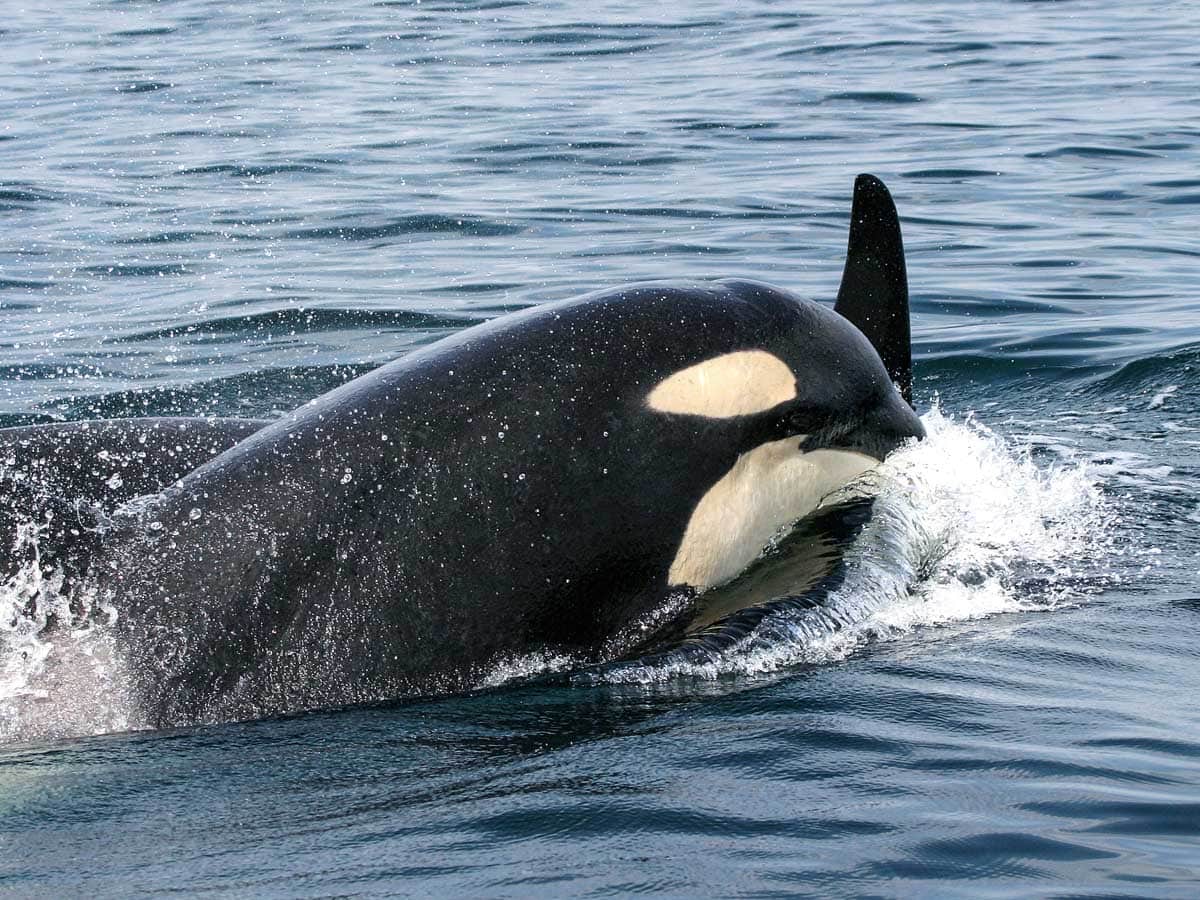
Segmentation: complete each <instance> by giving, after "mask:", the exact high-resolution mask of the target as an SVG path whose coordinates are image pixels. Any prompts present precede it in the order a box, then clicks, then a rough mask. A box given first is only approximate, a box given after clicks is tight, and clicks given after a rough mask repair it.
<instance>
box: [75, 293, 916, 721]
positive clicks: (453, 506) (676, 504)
mask: <svg viewBox="0 0 1200 900" xmlns="http://www.w3.org/2000/svg"><path fill="white" fill-rule="evenodd" d="M745 349H763V350H767V351H769V352H771V353H774V354H776V355H777V356H779V357H780V358H781V359H783V360H784V361H786V362H787V363H789V364H790V365H791V366H792V368H793V371H794V372H796V373H797V376H798V377H797V388H798V391H799V397H798V398H797V399H796V400H795V401H792V402H789V403H786V404H782V405H780V406H779V407H777V408H775V409H772V410H770V411H768V412H765V413H760V414H756V415H747V416H742V417H737V418H731V419H707V418H702V417H697V416H688V415H672V414H663V413H659V412H655V411H653V410H651V409H649V408H648V407H647V406H646V396H647V394H648V392H649V391H650V390H651V389H652V388H653V387H654V386H655V385H656V384H657V383H658V382H660V381H661V380H662V379H664V378H666V377H667V376H669V375H671V374H672V373H674V372H676V371H678V370H680V369H682V368H684V367H686V366H689V365H692V364H694V363H697V362H700V361H703V360H706V359H709V358H711V357H714V356H717V355H719V354H723V353H728V352H732V351H736V350H745ZM921 433H922V430H921V425H920V422H919V420H918V419H917V418H916V416H915V415H914V414H913V412H912V410H911V409H910V408H909V407H908V406H907V404H905V402H904V401H903V399H902V398H901V397H900V395H899V393H898V392H897V390H896V389H895V387H893V385H892V384H891V382H890V381H889V380H888V376H887V373H886V372H885V370H884V368H883V365H882V363H881V362H880V359H879V357H878V355H877V354H876V353H875V351H874V350H873V349H872V347H871V346H870V344H869V343H868V342H867V340H866V339H865V338H864V337H863V336H862V334H861V333H860V332H859V331H858V330H857V329H856V328H855V327H854V326H853V325H851V324H850V323H849V322H847V321H846V320H844V319H843V318H841V317H840V316H837V315H836V314H835V313H833V312H832V311H831V310H829V309H826V308H824V307H821V306H820V305H818V304H815V303H812V302H809V301H805V300H802V299H800V298H798V297H795V296H794V295H792V294H790V293H787V292H785V291H781V290H778V289H775V288H771V287H768V286H765V285H761V284H757V283H753V282H745V281H726V282H715V283H703V284H678V283H671V284H648V285H635V286H633V287H629V288H623V289H620V290H615V291H608V292H602V293H597V294H591V295H588V296H586V297H582V298H578V299H575V300H570V301H566V302H563V303H557V304H549V305H545V306H540V307H537V308H535V309H532V310H529V311H526V312H523V313H518V314H516V315H512V316H508V317H505V318H503V319H499V320H496V321H494V322H491V323H488V324H485V325H481V326H477V327H475V328H471V329H468V330H466V331H463V332H461V333H459V334H457V335H454V336H452V337H449V338H447V339H445V340H442V341H439V342H438V343H436V344H433V345H431V346H429V347H426V348H424V349H422V350H419V351H417V352H414V353H412V354H410V355H409V356H406V357H404V358H403V359H400V360H398V361H396V362H393V363H391V364H389V365H387V366H384V367H382V368H380V369H378V370H376V371H374V372H372V373H370V374H368V375H366V376H363V377H362V378H359V379H357V380H355V381H353V382H350V383H349V384H347V385H345V386H343V387H341V388H339V389H337V390H335V391H333V392H331V393H329V394H326V395H324V396H323V397H320V398H318V399H317V400H314V401H313V402H311V403H309V404H307V405H306V406H304V407H302V408H300V409H299V410H297V411H296V412H294V413H293V414H291V415H290V416H288V417H286V418H285V419H283V420H281V421H279V422H277V423H275V424H272V425H270V426H268V427H266V428H264V429H262V430H261V431H259V432H257V433H256V434H254V435H253V436H252V437H250V438H249V439H247V440H245V441H243V442H242V443H240V444H238V445H237V446H235V447H233V448H232V449H231V450H229V451H227V452H225V453H223V454H222V455H220V456H218V457H217V458H216V459H214V460H212V461H211V462H209V463H208V464H206V465H204V466H202V467H201V468H199V469H197V470H196V471H195V472H193V473H191V474H190V475H188V476H187V477H186V478H184V479H183V481H182V482H180V483H179V484H178V485H176V486H174V487H172V488H170V489H169V490H168V491H167V492H166V493H165V494H164V495H162V496H161V497H160V498H158V499H157V500H156V501H154V502H153V503H152V504H150V505H148V506H144V505H143V506H139V508H138V509H137V510H136V511H131V512H129V513H128V514H126V515H125V516H124V517H123V524H122V526H121V527H120V528H119V529H118V531H117V533H116V534H115V535H114V537H113V540H112V542H111V546H110V547H109V548H108V549H107V550H106V552H105V553H104V555H103V556H102V557H100V558H99V559H98V560H97V562H96V565H95V570H96V572H97V574H98V576H99V577H102V578H105V579H106V580H108V581H109V583H110V584H111V585H112V586H113V587H114V589H115V590H116V602H117V605H118V608H119V609H120V611H121V616H120V620H119V621H120V622H121V623H122V624H123V625H124V627H125V628H126V631H125V642H126V645H127V648H128V650H129V651H130V653H131V655H132V657H133V659H134V661H135V671H136V674H137V679H138V685H139V688H140V692H141V695H142V698H143V701H144V706H145V708H146V712H147V714H148V716H149V717H150V719H151V721H152V722H153V723H154V724H157V725H167V724H177V723H187V722H196V721H205V720H214V719H224V718H228V717H231V716H235V717H250V716H257V715H262V714H267V713H273V712H281V711H288V710H297V709H304V708H313V707H317V706H324V705H330V704H339V703H351V702H359V701H364V700H372V699H380V698H390V697H397V696H404V695H411V694H415V693H421V692H427V691H438V690H448V689H459V688H463V687H467V686H470V685H471V684H472V683H474V681H475V680H476V679H477V678H478V677H479V675H480V674H481V672H483V671H485V670H486V669H487V667H489V666H490V665H492V664H494V662H495V661H496V660H497V659H498V658H503V657H505V656H506V655H517V654H524V653H527V652H529V651H532V650H536V649H538V648H553V649H555V650H559V651H561V650H566V651H569V652H574V653H577V654H578V655H579V656H580V658H582V659H589V660H602V659H605V658H613V657H616V656H620V655H622V654H627V653H629V652H632V651H634V650H636V649H637V648H638V647H639V646H642V645H643V644H644V642H646V641H647V640H649V639H650V638H651V637H652V634H650V633H642V632H640V631H639V630H638V629H637V628H636V627H631V626H632V625H634V624H635V623H637V622H638V621H639V620H640V619H642V618H643V617H645V616H647V615H649V614H651V613H652V612H653V611H654V610H656V609H657V608H659V607H660V606H661V605H662V603H663V601H664V598H665V597H666V595H667V593H668V586H667V584H666V574H667V571H668V569H669V567H670V564H671V561H672V560H673V558H674V556H675V553H676V550H677V548H678V546H679V543H680V541H681V539H682V536H683V533H684V530H685V528H686V525H687V522H688V519H689V517H690V516H691V513H692V511H693V510H694V508H695V506H696V504H697V503H698V501H699V500H700V498H701V497H702V496H703V495H704V493H705V492H706V491H707V490H708V489H709V488H711V487H712V486H713V484H715V483H716V482H717V481H718V480H719V479H720V478H721V477H722V476H723V475H724V474H725V473H726V472H727V471H728V470H729V468H730V467H731V466H732V465H733V463H734V461H735V460H736V459H737V457H738V455H739V454H741V453H743V452H746V451H747V450H750V449H751V448H753V447H755V446H758V445H759V444H761V443H763V442H764V441H766V440H773V439H777V438H782V437H785V436H788V435H794V434H807V435H812V438H811V439H810V444H809V446H810V447H812V446H833V447H849V448H854V449H860V450H866V451H869V452H871V453H873V454H875V455H876V456H878V457H879V458H882V457H883V455H885V454H886V453H887V452H888V451H889V450H891V449H892V448H894V447H895V446H897V445H898V444H899V443H901V442H902V441H904V440H905V439H906V438H909V437H912V436H919V435H920V434H921ZM501 435H503V437H501ZM347 474H349V478H347V477H346V475H347Z"/></svg>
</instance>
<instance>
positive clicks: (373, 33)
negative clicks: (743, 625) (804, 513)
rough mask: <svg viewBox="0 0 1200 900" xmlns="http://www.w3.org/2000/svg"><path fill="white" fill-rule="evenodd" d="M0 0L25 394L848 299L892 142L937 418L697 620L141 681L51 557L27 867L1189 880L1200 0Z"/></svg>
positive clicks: (48, 879) (30, 408) (4, 653)
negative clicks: (727, 601)
mask: <svg viewBox="0 0 1200 900" xmlns="http://www.w3.org/2000/svg"><path fill="white" fill-rule="evenodd" d="M3 9H4V12H5V16H4V18H3V20H2V21H0V160H2V161H3V167H2V168H0V348H2V356H0V425H4V426H9V425H21V424H31V423H36V422H46V421H59V420H71V419H82V418H89V417H102V416H146V415H213V416H248V417H274V416H278V415H280V414H282V413H284V412H286V411H288V410H290V409H292V408H293V407H295V406H297V405H298V404H300V403H302V402H304V401H305V400H307V399H309V398H311V397H313V396H316V395H317V394H319V393H321V392H323V391H325V390H327V389H329V388H331V387H334V386H336V385H338V384H341V383H343V382H344V381H346V380H348V379H349V378H352V377H354V376H355V375H358V374H361V373H363V372H366V371H368V370H370V369H371V368H372V367H374V366H376V365H379V364H382V363H384V362H386V361H388V360H391V359H394V358H396V357H397V356H400V355H402V354H404V353H405V352H407V351H409V350H411V349H412V348H414V347H417V346H420V345H423V344H426V343H428V342H431V341H433V340H436V339H437V338H439V337H442V336H444V335H447V334H450V333H452V332H454V331H456V330H457V329H460V328H463V327H466V326H468V325H470V324H473V323H476V322H480V321H484V320H487V319H490V318H492V317H495V316H498V315H501V314H503V313H505V312H508V311H512V310H516V309H520V308H524V307H527V306H530V305H534V304H538V303H542V302H545V301H548V300H553V299H558V298H562V297H567V296H571V295H574V294H578V293H582V292H584V291H588V290H592V289H596V288H599V287H605V286H612V285H617V284H621V283H626V282H631V281H637V280H646V279H656V278H676V277H688V278H705V277H724V276H745V277H751V278H758V279H762V280H766V281H770V282H773V283H776V284H780V285H782V286H786V287H789V288H792V289H794V290H797V291H800V292H802V293H805V294H807V295H809V296H812V297H814V298H817V299H828V300H832V298H833V297H834V295H835V293H836V290H837V284H838V280H839V277H840V273H841V266H842V262H843V256H844V251H845V239H846V227H847V218H848V209H849V194H850V188H851V184H852V181H853V177H854V175H855V174H857V173H858V172H863V171H869V172H873V173H875V174H877V175H878V176H880V177H881V178H883V179H884V180H885V181H886V182H887V183H888V184H889V186H890V187H891V189H892V192H893V194H894V195H895V198H896V201H897V205H898V207H899V209H900V213H901V217H902V221H903V226H904V231H905V239H906V245H907V250H908V267H909V278H910V282H911V289H912V295H913V328H914V355H915V360H916V395H917V406H918V409H919V411H920V412H921V414H922V417H923V419H924V420H925V422H926V425H927V428H928V429H929V432H930V436H929V439H928V440H927V441H925V442H924V443H922V444H920V445H917V446H914V447H910V448H907V449H905V450H903V451H901V452H899V453H897V454H896V455H894V456H893V457H892V458H891V459H890V460H889V461H888V463H887V464H886V465H885V466H884V467H883V470H882V471H881V472H880V473H879V475H878V476H877V478H878V484H877V488H878V490H879V492H880V498H879V500H878V502H877V504H876V511H875V515H874V516H873V517H872V519H871V521H870V522H869V523H868V525H867V526H866V527H865V528H864V530H863V532H862V533H861V534H860V535H859V537H858V538H857V539H856V541H855V543H854V545H853V546H852V547H851V548H850V550H849V551H848V552H847V565H848V575H847V578H846V580H845V582H844V584H843V585H842V586H841V587H840V588H839V589H838V590H837V591H836V592H835V594H834V595H833V596H831V597H830V598H829V602H828V604H826V605H825V606H824V607H822V608H821V609H818V610H815V611H814V610H807V611H801V612H796V611H791V612H789V611H786V610H785V611H781V612H780V613H779V614H777V615H774V616H771V617H768V618H766V619H764V621H763V622H762V623H761V624H760V625H759V627H758V628H757V629H756V630H755V631H754V632H753V633H752V634H751V635H749V636H748V638H747V640H746V641H744V642H742V643H741V644H739V645H737V646H735V647H730V648H727V649H725V650H724V651H722V652H720V653H717V654H714V655H713V656H712V657H711V658H708V659H705V660H694V661H692V662H691V663H688V664H682V663H679V662H678V661H676V662H674V663H671V662H664V663H661V664H657V665H656V664H645V665H635V666H626V667H619V668H616V669H612V670H607V671H604V672H601V673H599V674H597V673H595V672H581V671H577V670H575V669H573V668H572V666H571V662H570V661H569V660H561V659H555V658H544V659H543V658H525V659H518V660H512V661H510V662H508V663H506V664H505V665H503V666H500V667H498V668H497V669H496V671H494V672H493V673H491V675H489V677H488V678H487V679H485V680H484V681H483V682H482V683H481V684H480V687H479V690H477V691H475V692H473V693H470V694H467V695H459V696H448V697H440V698H432V699H427V700H422V701H419V702H417V701H410V702H400V703H394V704H385V705H382V706H375V707H363V708H355V709H343V710H329V711H321V712H317V713H312V714H308V715H303V716H293V717H289V718H283V719H268V720H262V721H255V722H244V723H227V724H223V725H216V726H211V727H204V728H197V729H183V730H175V731H169V732H155V731H149V730H144V729H140V728H139V727H138V726H139V724H140V723H139V720H138V712H137V710H136V708H134V707H133V706H132V705H131V703H130V701H129V698H128V696H127V692H126V690H125V683H124V681H123V679H122V671H121V668H120V664H119V659H116V658H114V656H113V654H112V648H111V647H110V646H108V644H107V643H106V639H105V636H104V634H103V629H102V628H99V627H85V628H80V629H77V630H76V631H74V632H71V633H69V634H67V635H65V636H63V635H59V637H58V638H56V639H53V640H52V639H51V638H50V637H49V636H48V635H47V634H44V633H43V632H42V631H41V630H40V622H39V621H36V620H31V619H30V618H29V617H28V616H26V615H25V614H24V613H23V612H22V610H24V609H25V608H26V606H27V602H28V601H29V599H30V598H36V600H37V603H36V604H35V606H37V608H39V609H41V610H43V611H45V610H47V609H50V608H52V607H53V605H54V603H56V602H59V597H58V594H57V593H56V585H55V584H54V583H52V581H51V582H44V581H43V582H37V580H36V578H34V579H33V580H32V581H31V580H30V579H31V578H32V577H33V576H32V573H30V572H26V573H25V575H26V576H29V577H27V578H26V579H25V580H21V579H17V580H14V581H13V582H10V583H9V584H7V585H5V586H3V588H0V613H3V614H2V615H0V893H3V894H5V895H11V896H31V897H33V896H38V897H43V896H44V897H63V896H77V895H91V896H131V895H135V894H152V895H158V894H168V893H174V894H179V893H184V894H187V895H206V896H207V895H213V896H267V897H297V896H298V897H318V896H333V895H339V896H385V895H417V896H430V895H435V896H437V895H446V896H467V895H469V896H522V897H524V896H563V895H580V896H614V895H616V896H623V895H628V894H638V893H647V894H655V895H664V896H679V897H685V896H697V895H713V896H747V897H749V896H754V897H765V896H806V895H807V896H816V897H829V896H863V895H868V896H895V897H901V896H903V897H908V896H914V895H916V896H933V897H960V896H963V895H966V894H969V895H971V896H987V897H1080V896H1104V897H1156V898H1157V897H1189V898H1190V897H1194V896H1196V895H1197V892H1200V704H1198V702H1197V698H1198V697H1200V651H1198V650H1197V635H1198V634H1200V575H1198V572H1197V549H1198V547H1200V539H1198V537H1197V527H1198V524H1200V493H1198V488H1200V431H1198V426H1197V421H1196V420H1197V412H1198V411H1200V315H1198V313H1200V52H1198V51H1197V47H1198V46H1200V18H1198V17H1197V15H1196V9H1195V7H1194V6H1193V5H1192V4H1187V3H1177V4H1149V3H1143V2H1132V3H1122V4H1117V3H1112V2H1098V0H1097V2H1063V3H1035V2H1030V3H1025V2H984V3H977V4H970V5H969V6H967V5H963V4H952V3H944V2H933V3H916V2H908V3H890V4H867V3H854V2H844V3H838V4H819V3H813V4H796V3H791V4H788V3H781V2H743V3H734V2H730V0H713V2H698V3H691V4H678V5H662V4H660V5H651V6H649V7H647V6H645V5H644V4H633V3H616V2H613V3H604V2H601V3H579V2H566V0H564V2H546V3H532V2H519V0H481V2H448V0H446V2H442V0H438V2H420V0H411V2H396V3H392V2H379V3H364V2H347V3H310V4H303V5H300V4H294V5H284V4H271V5H268V4H259V3H253V2H251V3H242V4H225V3H217V2H210V0H180V2H161V3H153V2H93V3H80V2H74V0H68V2H65V3H62V4H57V5H54V6H53V7H52V8H46V9H35V8H22V7H21V6H20V5H17V4H5V5H4V6H3ZM787 551H788V547H787V545H786V543H784V544H781V545H780V547H779V548H778V549H777V550H776V551H775V555H776V557H778V556H779V555H780V554H784V555H786V553H787ZM547 671H548V672H550V673H551V676H552V677H542V678H540V679H539V678H536V677H534V678H530V677H528V676H531V675H536V674H537V673H541V672H547Z"/></svg>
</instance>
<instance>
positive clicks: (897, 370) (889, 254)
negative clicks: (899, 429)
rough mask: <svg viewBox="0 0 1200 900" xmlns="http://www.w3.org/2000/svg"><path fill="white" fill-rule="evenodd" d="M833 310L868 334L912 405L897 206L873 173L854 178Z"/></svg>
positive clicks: (905, 289) (904, 276)
mask: <svg viewBox="0 0 1200 900" xmlns="http://www.w3.org/2000/svg"><path fill="white" fill-rule="evenodd" d="M834 310H836V311H837V312H838V313H840V314H841V315H842V316H844V317H845V318H847V319H849V320H850V321H851V322H853V323H854V324H855V325H856V326H857V327H858V330H859V331H861V332H862V333H863V334H865V335H866V336H867V340H869V341H870V342H871V346H872V347H874V348H875V350H876V352H877V353H878V354H879V358H880V359H882V360H883V365H884V367H885V368H886V369H887V372H888V375H889V376H891V379H892V381H894V382H895V383H896V387H898V388H899V389H900V393H901V394H903V395H904V399H905V400H907V401H908V404H909V406H911V405H912V338H911V335H910V332H909V324H908V274H907V272H906V270H905V268H904V242H903V241H902V240H901V238H900V218H899V216H897V215H896V204H895V203H893V202H892V195H891V194H889V193H888V189H887V188H886V187H885V186H884V184H883V182H882V181H880V180H879V179H878V178H876V177H875V176H874V175H859V176H858V178H856V179H855V181H854V204H853V206H852V207H851V209H850V245H849V248H848V249H847V251H846V268H845V270H844V271H843V272H842V286H841V287H840V288H839V289H838V296H837V305H836V306H834Z"/></svg>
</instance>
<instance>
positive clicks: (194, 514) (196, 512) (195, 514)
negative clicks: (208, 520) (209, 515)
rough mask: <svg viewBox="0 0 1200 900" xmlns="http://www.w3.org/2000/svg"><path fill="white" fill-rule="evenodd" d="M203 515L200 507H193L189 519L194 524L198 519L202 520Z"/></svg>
mask: <svg viewBox="0 0 1200 900" xmlns="http://www.w3.org/2000/svg"><path fill="white" fill-rule="evenodd" d="M201 515H203V514H202V513H201V512H200V507H198V506H193V507H192V508H191V510H190V511H189V512H188V518H189V519H191V520H192V521H193V522H195V521H196V520H197V519H198V518H200V516H201Z"/></svg>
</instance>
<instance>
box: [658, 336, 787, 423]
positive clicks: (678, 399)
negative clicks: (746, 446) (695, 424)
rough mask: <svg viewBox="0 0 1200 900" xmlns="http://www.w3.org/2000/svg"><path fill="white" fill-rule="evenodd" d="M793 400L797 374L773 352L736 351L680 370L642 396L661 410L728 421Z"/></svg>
mask: <svg viewBox="0 0 1200 900" xmlns="http://www.w3.org/2000/svg"><path fill="white" fill-rule="evenodd" d="M795 398H796V377H795V376H794V375H793V374H792V370H791V368H790V367H789V366H788V365H787V363H785V362H784V361H783V360H782V359H780V358H779V357H778V356H775V355H774V354H772V353H768V352H767V351H765V350H738V351H736V352H734V353H725V354H722V355H721V356H714V357H713V358H712V359H706V360H705V361H704V362H700V363H696V364H695V365H694V366H688V367H687V368H686V369H681V370H680V371H678V372H676V373H675V374H674V375H671V376H670V377H669V378H666V379H664V380H663V381H661V382H660V383H659V384H658V386H657V387H655V388H654V390H652V391H651V392H650V394H649V396H648V397H647V398H646V403H647V404H648V405H649V406H650V408H651V409H653V410H656V411H658V412H664V413H681V414H684V415H692V416H706V417H708V418H710V419H727V418H731V417H733V416H745V415H749V414H751V413H758V412H764V411H766V410H768V409H770V408H771V407H773V406H778V405H779V404H780V403H786V402H787V401H788V400H794V399H795Z"/></svg>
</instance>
